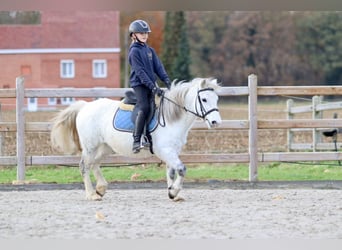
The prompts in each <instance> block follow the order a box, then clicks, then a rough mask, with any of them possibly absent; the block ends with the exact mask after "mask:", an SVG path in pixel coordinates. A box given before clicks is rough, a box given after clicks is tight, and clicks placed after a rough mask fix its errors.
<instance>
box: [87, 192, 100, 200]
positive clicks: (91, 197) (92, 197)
mask: <svg viewBox="0 0 342 250" xmlns="http://www.w3.org/2000/svg"><path fill="white" fill-rule="evenodd" d="M86 199H87V200H90V201H101V200H102V196H101V195H98V194H96V193H95V194H92V195H90V196H87V197H86Z"/></svg>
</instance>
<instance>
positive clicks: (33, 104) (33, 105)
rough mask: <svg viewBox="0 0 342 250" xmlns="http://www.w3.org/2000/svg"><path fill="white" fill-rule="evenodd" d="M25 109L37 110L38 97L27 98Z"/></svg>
mask: <svg viewBox="0 0 342 250" xmlns="http://www.w3.org/2000/svg"><path fill="white" fill-rule="evenodd" d="M27 109H28V111H33V112H34V111H37V110H38V99H37V98H35V97H30V98H28V99H27Z"/></svg>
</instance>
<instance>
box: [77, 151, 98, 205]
mask: <svg viewBox="0 0 342 250" xmlns="http://www.w3.org/2000/svg"><path fill="white" fill-rule="evenodd" d="M79 166H80V172H81V176H82V178H83V183H84V188H85V192H86V199H87V200H95V201H96V200H101V199H102V196H103V195H99V194H98V193H97V192H96V190H95V189H94V187H93V184H92V183H91V179H90V169H91V168H90V166H91V165H90V164H89V161H87V159H85V158H84V157H83V156H82V158H81V161H80V164H79Z"/></svg>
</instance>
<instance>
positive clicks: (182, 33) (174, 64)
mask: <svg viewBox="0 0 342 250" xmlns="http://www.w3.org/2000/svg"><path fill="white" fill-rule="evenodd" d="M165 18H166V20H165V29H164V40H163V46H162V55H161V60H162V61H163V64H164V66H165V69H166V71H167V72H168V74H169V76H170V79H171V80H174V79H178V80H190V78H191V76H190V70H189V65H190V50H189V42H188V37H187V26H186V25H187V24H186V19H185V14H184V12H183V11H176V12H166V17H165Z"/></svg>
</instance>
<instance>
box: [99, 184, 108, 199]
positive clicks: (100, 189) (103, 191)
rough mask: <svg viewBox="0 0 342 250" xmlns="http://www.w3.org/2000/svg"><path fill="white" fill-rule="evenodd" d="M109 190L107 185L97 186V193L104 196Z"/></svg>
mask: <svg viewBox="0 0 342 250" xmlns="http://www.w3.org/2000/svg"><path fill="white" fill-rule="evenodd" d="M106 191H107V186H97V187H96V194H98V195H99V196H101V197H103V196H104V195H105V193H106Z"/></svg>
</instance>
